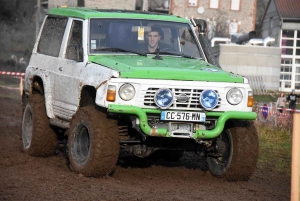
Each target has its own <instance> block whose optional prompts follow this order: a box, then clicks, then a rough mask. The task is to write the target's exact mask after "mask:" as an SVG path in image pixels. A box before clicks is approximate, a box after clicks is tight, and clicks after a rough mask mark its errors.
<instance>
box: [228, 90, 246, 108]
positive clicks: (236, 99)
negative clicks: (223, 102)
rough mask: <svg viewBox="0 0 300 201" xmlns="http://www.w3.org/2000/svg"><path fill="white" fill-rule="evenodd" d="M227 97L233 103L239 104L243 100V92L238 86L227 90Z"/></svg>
mask: <svg viewBox="0 0 300 201" xmlns="http://www.w3.org/2000/svg"><path fill="white" fill-rule="evenodd" d="M226 98H227V101H228V103H230V104H231V105H237V104H239V103H240V102H241V101H242V100H243V93H242V92H241V90H239V89H238V88H232V89H230V90H229V91H228V92H227V95H226Z"/></svg>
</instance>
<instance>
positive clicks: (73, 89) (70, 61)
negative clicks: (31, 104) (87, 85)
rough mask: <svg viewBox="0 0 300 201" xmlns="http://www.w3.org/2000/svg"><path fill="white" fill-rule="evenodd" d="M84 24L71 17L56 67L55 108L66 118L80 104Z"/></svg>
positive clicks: (69, 117)
mask: <svg viewBox="0 0 300 201" xmlns="http://www.w3.org/2000/svg"><path fill="white" fill-rule="evenodd" d="M83 24H84V21H83V20H81V19H74V18H69V21H68V25H67V29H66V30H67V31H66V33H65V37H64V41H65V42H64V47H63V48H64V51H62V55H61V57H60V60H59V63H58V66H57V69H56V71H57V76H56V84H55V95H54V104H53V105H54V106H53V107H54V108H53V109H54V113H55V115H56V116H58V117H60V118H61V119H65V120H69V119H71V117H72V115H73V114H75V112H76V110H77V107H78V105H79V96H80V93H79V92H80V85H79V83H80V81H79V75H80V72H81V71H82V68H83V67H84V65H85V62H84V53H83V51H84V50H83V49H84V48H83ZM85 51H86V50H85Z"/></svg>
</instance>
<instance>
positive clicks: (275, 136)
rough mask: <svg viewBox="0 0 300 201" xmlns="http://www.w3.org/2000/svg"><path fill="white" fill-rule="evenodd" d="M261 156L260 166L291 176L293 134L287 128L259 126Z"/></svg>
mask: <svg viewBox="0 0 300 201" xmlns="http://www.w3.org/2000/svg"><path fill="white" fill-rule="evenodd" d="M258 136H259V143H260V144H259V146H260V148H259V149H260V150H259V151H260V156H259V159H258V164H259V165H260V166H265V165H267V166H269V168H271V169H272V170H274V171H276V172H280V173H283V174H287V175H289V176H290V175H291V161H292V155H291V151H292V134H291V132H290V130H289V129H287V128H284V127H282V128H273V127H270V126H264V125H262V126H261V125H260V126H258Z"/></svg>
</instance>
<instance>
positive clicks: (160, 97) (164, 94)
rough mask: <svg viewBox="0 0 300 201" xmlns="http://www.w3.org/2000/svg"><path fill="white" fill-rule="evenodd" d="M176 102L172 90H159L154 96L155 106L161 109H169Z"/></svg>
mask: <svg viewBox="0 0 300 201" xmlns="http://www.w3.org/2000/svg"><path fill="white" fill-rule="evenodd" d="M173 101H174V94H173V92H172V91H171V90H170V89H167V88H162V89H159V90H158V91H157V92H156V93H155V95H154V102H155V104H156V105H157V106H158V107H160V108H161V109H167V108H169V107H170V106H171V105H172V104H173Z"/></svg>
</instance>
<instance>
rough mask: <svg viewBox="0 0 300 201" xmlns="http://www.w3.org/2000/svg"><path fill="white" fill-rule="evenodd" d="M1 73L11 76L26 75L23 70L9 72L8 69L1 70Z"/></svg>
mask: <svg viewBox="0 0 300 201" xmlns="http://www.w3.org/2000/svg"><path fill="white" fill-rule="evenodd" d="M0 75H10V76H19V77H20V76H25V73H21V72H7V71H0Z"/></svg>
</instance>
